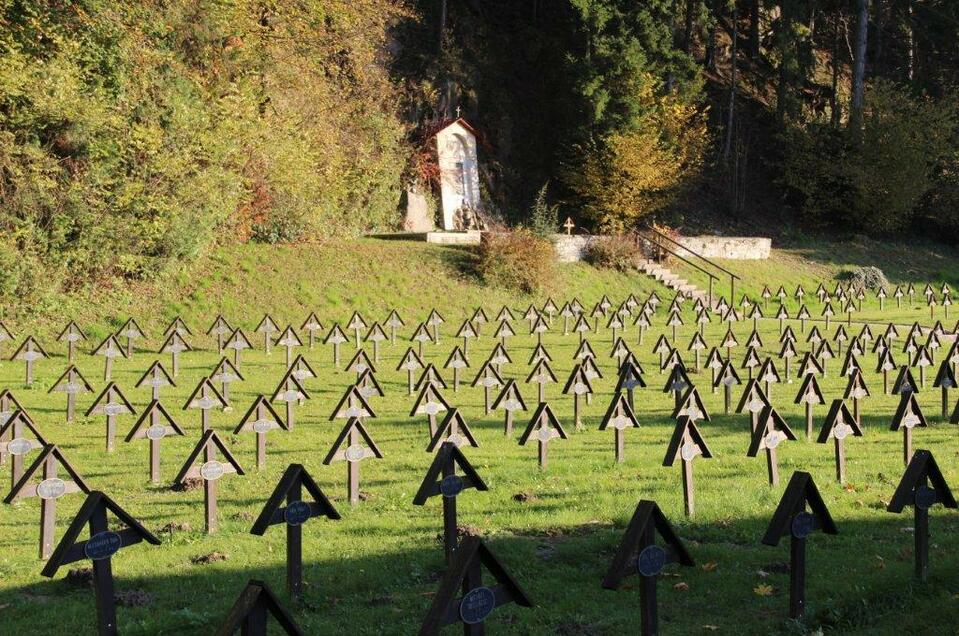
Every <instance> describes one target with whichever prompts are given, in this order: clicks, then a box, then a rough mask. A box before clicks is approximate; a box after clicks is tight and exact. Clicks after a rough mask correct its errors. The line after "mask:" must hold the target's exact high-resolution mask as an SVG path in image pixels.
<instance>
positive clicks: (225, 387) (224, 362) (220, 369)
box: [210, 357, 244, 404]
mask: <svg viewBox="0 0 959 636" xmlns="http://www.w3.org/2000/svg"><path fill="white" fill-rule="evenodd" d="M243 379H244V378H243V374H242V373H240V370H239V369H237V368H236V367H235V366H233V363H232V362H230V361H229V360H228V359H227V358H225V357H224V358H220V361H219V362H218V363H217V365H216V367H214V369H213V373H211V374H210V381H211V382H219V384H220V395H222V396H223V399H224V400H225V401H226V402H227V403H228V404H229V402H230V385H231V384H233V383H234V382H236V381H238V380H239V381H243Z"/></svg>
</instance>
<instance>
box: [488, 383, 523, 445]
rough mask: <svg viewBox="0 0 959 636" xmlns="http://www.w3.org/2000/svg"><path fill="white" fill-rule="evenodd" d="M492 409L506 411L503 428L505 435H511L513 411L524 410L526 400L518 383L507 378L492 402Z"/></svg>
mask: <svg viewBox="0 0 959 636" xmlns="http://www.w3.org/2000/svg"><path fill="white" fill-rule="evenodd" d="M493 409H494V410H497V409H503V411H505V412H506V415H505V416H504V422H503V430H504V432H505V433H506V437H512V436H513V413H514V412H516V411H525V410H526V402H524V401H523V396H522V395H521V394H520V391H519V385H518V384H516V381H515V380H512V379H510V380H507V381H506V384H505V385H503V389H502V391H500V394H499V396H498V397H497V398H496V401H494V402H493Z"/></svg>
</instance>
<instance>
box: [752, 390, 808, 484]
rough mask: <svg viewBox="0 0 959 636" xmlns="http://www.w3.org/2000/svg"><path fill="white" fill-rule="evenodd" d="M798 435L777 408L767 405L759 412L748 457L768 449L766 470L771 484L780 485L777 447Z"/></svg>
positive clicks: (793, 439)
mask: <svg viewBox="0 0 959 636" xmlns="http://www.w3.org/2000/svg"><path fill="white" fill-rule="evenodd" d="M795 439H796V436H795V435H794V434H793V432H792V429H790V428H789V425H788V424H786V420H784V419H783V418H782V417H781V416H780V415H779V413H778V412H777V411H776V409H775V408H773V407H772V406H767V407H766V408H764V409H763V410H762V412H761V413H760V414H759V420H758V422H757V426H756V430H755V431H753V435H752V441H751V442H750V444H749V450H748V451H746V456H747V457H755V456H756V455H757V454H758V453H759V451H761V450H765V451H766V470H767V472H768V474H769V485H771V486H778V485H779V462H778V459H777V457H776V449H777V447H778V446H779V444H780V443H782V442H783V441H786V440H790V441H795Z"/></svg>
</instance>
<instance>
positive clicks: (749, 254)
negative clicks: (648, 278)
mask: <svg viewBox="0 0 959 636" xmlns="http://www.w3.org/2000/svg"><path fill="white" fill-rule="evenodd" d="M677 240H678V241H679V243H680V244H681V245H683V246H684V247H687V248H689V249H690V250H692V251H694V252H696V253H698V254H700V255H701V256H705V257H706V258H728V259H738V260H759V259H764V258H769V250H770V248H771V247H772V241H771V240H770V239H768V238H763V237H760V236H681V237H679V238H678V239H677ZM676 253H677V254H679V255H680V256H686V255H687V252H685V251H684V250H681V249H677V250H676Z"/></svg>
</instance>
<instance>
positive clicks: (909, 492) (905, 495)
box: [886, 450, 957, 581]
mask: <svg viewBox="0 0 959 636" xmlns="http://www.w3.org/2000/svg"><path fill="white" fill-rule="evenodd" d="M930 482H931V485H930ZM937 503H938V504H942V505H943V507H945V508H953V509H954V508H956V507H957V504H956V499H955V497H953V495H952V491H951V490H950V489H949V485H948V484H947V483H946V480H945V478H944V477H943V475H942V471H940V470H939V465H938V464H936V460H935V458H934V457H933V456H932V453H931V452H930V451H927V450H917V451H916V453H915V454H914V455H913V456H912V459H911V460H910V462H909V465H908V466H907V467H906V472H905V473H903V475H902V479H901V480H900V481H899V485H898V486H897V487H896V492H895V493H894V494H893V496H892V499H891V500H890V501H889V505H888V506H887V507H886V510H888V511H889V512H895V513H900V512H902V511H903V509H904V508H905V507H906V506H912V508H913V518H914V523H913V536H914V537H915V549H914V551H913V552H914V555H915V560H916V570H915V572H916V578H917V579H919V580H920V581H926V580H927V579H928V578H929V508H931V507H932V506H934V505H935V504H937Z"/></svg>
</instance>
